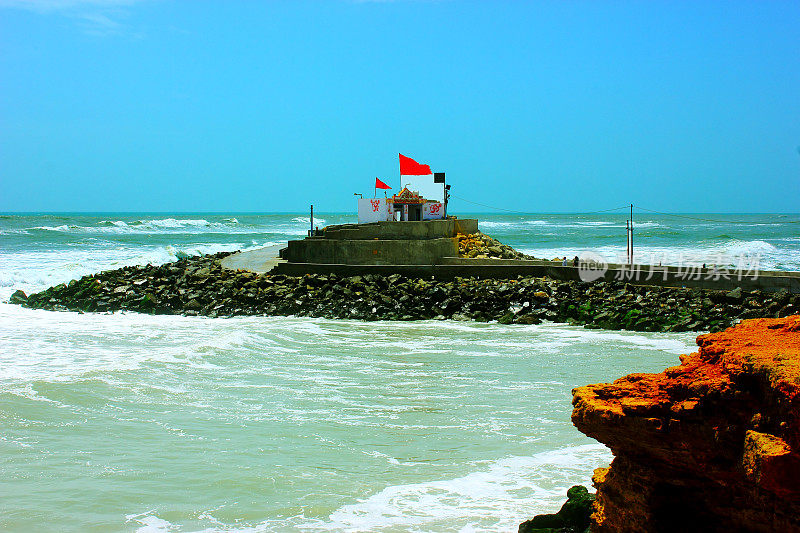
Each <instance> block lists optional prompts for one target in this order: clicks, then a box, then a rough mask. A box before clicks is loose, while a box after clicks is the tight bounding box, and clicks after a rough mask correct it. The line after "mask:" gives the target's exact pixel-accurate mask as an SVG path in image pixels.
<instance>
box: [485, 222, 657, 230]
mask: <svg viewBox="0 0 800 533" xmlns="http://www.w3.org/2000/svg"><path fill="white" fill-rule="evenodd" d="M478 224H479V226H480V227H484V228H509V229H524V228H525V226H537V227H538V226H541V227H550V228H583V229H587V230H589V229H605V228H624V227H625V224H621V223H619V222H612V221H576V222H550V221H547V220H521V221H514V222H510V221H509V222H498V221H492V220H487V221H483V220H481V221H480V222H479V223H478ZM634 227H636V228H640V229H641V228H660V227H663V225H662V224H659V223H658V222H636V223H635V224H634Z"/></svg>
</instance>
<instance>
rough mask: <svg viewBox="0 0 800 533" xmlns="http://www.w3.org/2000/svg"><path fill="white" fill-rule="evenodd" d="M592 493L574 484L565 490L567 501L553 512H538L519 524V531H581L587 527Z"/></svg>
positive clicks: (544, 532) (538, 532) (543, 532)
mask: <svg viewBox="0 0 800 533" xmlns="http://www.w3.org/2000/svg"><path fill="white" fill-rule="evenodd" d="M593 504H594V494H590V493H589V490H588V489H587V488H586V487H583V486H581V485H575V486H574V487H572V488H570V489H569V490H568V491H567V501H566V502H565V503H564V505H562V506H561V509H560V510H559V511H558V512H557V513H555V514H540V515H536V516H534V517H533V518H531V519H530V520H527V521H525V522H523V523H521V524H520V525H519V533H583V532H584V531H586V530H587V528H588V527H589V517H590V515H591V514H592V505H593Z"/></svg>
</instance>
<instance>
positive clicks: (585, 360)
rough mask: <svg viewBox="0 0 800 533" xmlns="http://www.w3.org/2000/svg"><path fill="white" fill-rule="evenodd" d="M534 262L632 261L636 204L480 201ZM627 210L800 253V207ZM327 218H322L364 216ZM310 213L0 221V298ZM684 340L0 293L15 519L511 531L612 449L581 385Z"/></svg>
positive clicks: (795, 266)
mask: <svg viewBox="0 0 800 533" xmlns="http://www.w3.org/2000/svg"><path fill="white" fill-rule="evenodd" d="M475 216H477V217H478V218H479V219H480V220H481V223H480V228H481V230H482V231H483V232H485V233H487V234H489V235H491V236H493V237H495V238H497V239H499V240H500V241H502V242H504V243H505V244H509V245H511V246H513V247H515V248H517V249H518V250H520V251H523V252H526V253H529V254H532V255H534V256H536V257H542V258H553V257H556V256H558V257H563V256H568V257H573V256H575V255H580V254H581V253H584V252H586V251H592V252H595V253H599V254H601V255H602V256H603V257H606V258H607V259H608V260H609V261H613V260H618V259H621V258H624V257H625V251H626V240H625V218H626V217H625V216H624V215H613V214H594V215H586V214H584V215H548V214H536V215H484V214H481V215H475ZM689 216H690V217H691V218H683V217H674V216H665V215H655V214H653V215H652V216H647V215H644V214H641V213H637V214H636V217H637V220H636V234H635V245H636V254H637V256H636V257H637V259H638V260H641V261H643V262H656V261H658V262H662V263H663V264H693V265H696V264H701V263H706V264H717V265H720V266H737V265H741V264H747V265H749V266H750V267H756V268H760V269H767V270H800V226H799V225H798V222H800V215H750V214H748V215H719V214H717V215H689ZM354 221H355V220H354V216H353V215H349V214H321V215H319V217H318V218H317V219H316V225H319V226H323V225H327V224H336V223H343V222H354ZM308 225H309V220H308V215H304V214H262V215H257V214H235V213H234V214H119V213H117V214H114V213H101V214H31V215H15V214H6V215H0V301H2V302H6V301H7V300H8V297H9V296H10V295H11V293H12V292H13V291H14V290H16V289H22V290H24V291H26V292H27V293H30V292H35V291H38V290H41V289H44V288H46V287H47V286H50V285H53V284H56V283H62V282H66V281H69V280H71V279H75V278H78V277H80V276H83V275H85V274H90V273H94V272H98V271H100V270H104V269H111V268H119V267H121V266H125V265H140V264H146V263H163V262H167V261H172V260H175V259H177V258H181V257H185V256H187V255H194V254H199V253H210V252H217V251H225V250H230V251H232V250H238V249H248V248H256V247H261V246H265V245H277V244H282V243H285V242H286V241H287V240H289V239H294V238H299V237H301V236H302V235H305V233H306V230H307V229H308ZM694 337H695V335H694V334H687V333H634V332H626V331H601V330H585V329H583V328H579V327H573V326H567V325H563V324H547V323H545V324H540V325H526V326H523V325H500V324H497V323H472V322H453V321H441V322H439V321H421V322H381V321H378V322H359V321H352V320H324V319H315V318H294V317H289V318H286V317H239V318H198V317H180V316H150V315H140V314H135V313H116V314H91V313H89V314H77V313H66V312H48V311H40V310H29V309H23V308H20V307H18V306H13V305H9V304H7V303H0V479H2V481H1V482H0V530H2V531H34V530H36V531H56V530H57V531H226V532H234V531H235V532H239V531H381V532H388V531H463V532H468V531H509V530H516V527H517V525H518V524H519V523H520V522H521V521H523V520H526V519H528V518H530V517H532V516H533V515H535V514H537V513H543V512H555V511H556V510H557V509H558V508H559V506H560V505H561V504H562V503H563V501H564V500H565V497H566V490H567V489H568V488H569V487H570V486H572V485H574V484H584V485H587V486H588V485H589V484H590V478H591V474H592V470H593V469H594V468H596V467H599V466H605V465H607V464H608V462H609V461H610V459H611V454H610V452H609V451H608V449H607V448H605V446H603V445H601V444H599V443H597V442H595V441H593V440H592V439H590V438H588V437H585V436H584V435H582V434H581V433H580V432H578V431H577V430H576V429H575V428H574V427H573V426H572V424H571V423H570V412H571V405H570V401H571V392H570V391H571V390H572V388H574V387H576V386H579V385H583V384H587V383H595V382H602V381H609V380H613V379H615V378H617V377H620V376H622V375H624V374H627V373H631V372H650V371H660V370H662V369H663V368H665V367H668V366H673V365H676V364H678V363H679V361H678V356H679V355H680V354H682V353H687V352H690V351H693V350H694Z"/></svg>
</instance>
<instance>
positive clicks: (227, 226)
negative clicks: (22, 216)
mask: <svg viewBox="0 0 800 533" xmlns="http://www.w3.org/2000/svg"><path fill="white" fill-rule="evenodd" d="M238 225H239V221H238V220H237V219H236V218H227V219H224V220H223V221H222V222H209V221H208V220H206V219H204V218H198V219H181V218H157V219H152V220H133V221H130V222H125V221H123V220H101V221H99V222H97V223H96V224H94V225H92V226H78V225H74V224H72V225H66V224H62V225H60V226H36V227H33V228H28V230H31V231H45V232H50V231H55V232H61V233H86V234H92V233H95V234H96V233H100V234H103V233H105V234H126V233H129V234H136V233H165V232H167V233H169V232H180V231H186V230H189V231H190V232H191V233H201V232H208V231H217V232H219V231H223V232H227V231H231V230H232V229H234V228H235V227H236V226H238Z"/></svg>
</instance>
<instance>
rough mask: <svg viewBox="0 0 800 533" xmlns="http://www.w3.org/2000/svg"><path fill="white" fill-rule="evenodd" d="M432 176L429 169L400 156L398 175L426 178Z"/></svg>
mask: <svg viewBox="0 0 800 533" xmlns="http://www.w3.org/2000/svg"><path fill="white" fill-rule="evenodd" d="M428 174H433V172H431V167H429V166H428V165H420V164H419V163H417V162H416V161H414V160H413V159H411V158H410V157H406V156H404V155H403V154H400V175H401V176H427V175H428Z"/></svg>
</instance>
